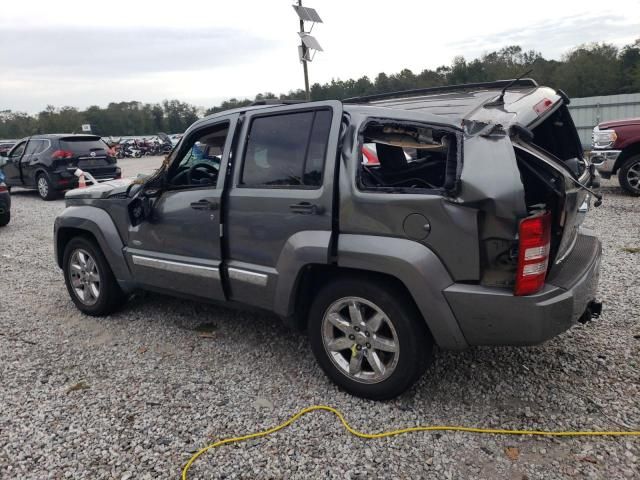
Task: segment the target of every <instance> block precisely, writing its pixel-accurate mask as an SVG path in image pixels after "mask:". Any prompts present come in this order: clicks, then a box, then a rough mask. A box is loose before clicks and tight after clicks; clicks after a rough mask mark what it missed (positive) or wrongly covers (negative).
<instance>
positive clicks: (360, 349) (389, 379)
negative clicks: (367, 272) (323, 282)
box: [309, 277, 433, 400]
mask: <svg viewBox="0 0 640 480" xmlns="http://www.w3.org/2000/svg"><path fill="white" fill-rule="evenodd" d="M309 335H310V342H311V348H312V350H313V353H314V355H315V357H316V359H317V360H318V363H319V364H320V366H321V367H322V369H323V370H324V371H325V373H326V374H327V376H328V377H329V378H330V379H331V380H332V381H333V382H334V383H336V384H337V385H338V386H340V387H341V388H343V389H344V390H346V391H347V392H349V393H351V394H353V395H357V396H359V397H364V398H370V399H374V400H386V399H389V398H393V397H396V396H398V395H400V394H401V393H402V392H404V391H405V390H407V389H408V388H409V387H411V385H413V383H414V382H415V381H416V380H417V379H418V378H419V377H420V376H421V375H422V373H423V372H424V370H425V369H426V367H427V365H428V363H429V361H430V359H431V355H432V350H433V340H432V338H431V335H430V334H429V332H428V330H427V328H426V325H425V323H424V320H423V319H422V317H421V315H420V313H419V312H418V311H417V309H416V307H415V306H414V304H413V301H412V299H411V298H410V297H409V296H408V295H407V294H406V292H404V291H403V290H402V289H400V288H397V287H395V286H393V285H391V286H390V285H388V282H385V283H382V282H381V281H377V280H371V279H365V278H364V277H362V278H360V277H353V278H345V279H340V280H336V281H334V282H332V283H330V284H329V285H327V286H326V287H324V288H323V289H322V290H321V291H320V292H319V293H318V295H317V296H316V298H315V300H314V302H313V305H312V307H311V313H310V317H309Z"/></svg>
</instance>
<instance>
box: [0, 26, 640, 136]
mask: <svg viewBox="0 0 640 480" xmlns="http://www.w3.org/2000/svg"><path fill="white" fill-rule="evenodd" d="M529 69H531V70H532V72H531V74H529V75H528V76H531V77H533V78H535V79H536V80H537V81H538V83H540V84H543V85H549V86H553V87H555V88H561V89H563V90H564V91H565V92H566V93H567V94H568V95H569V96H570V97H590V96H594V95H613V94H619V93H635V92H640V38H639V39H637V40H636V41H635V42H633V43H631V44H629V45H625V46H624V47H622V48H618V47H616V46H614V45H611V44H607V43H594V44H589V45H581V46H579V47H576V48H574V49H572V50H571V51H569V52H568V53H566V54H565V55H563V56H562V58H561V59H560V60H547V59H545V58H544V57H543V56H542V54H541V53H540V52H536V51H534V50H529V51H523V49H522V48H521V47H520V46H517V45H512V46H507V47H504V48H502V49H500V50H498V51H495V52H491V53H487V54H484V55H482V56H481V57H479V58H475V59H473V60H466V59H465V58H464V57H462V56H458V57H455V58H454V59H453V61H452V62H451V65H443V66H440V67H438V68H436V69H435V70H431V69H425V70H423V71H421V72H419V73H414V72H412V71H411V70H409V69H404V70H402V71H400V72H398V73H393V74H387V73H384V72H382V73H379V74H378V75H377V76H376V77H375V79H373V80H371V79H370V78H369V77H367V76H363V77H360V78H358V79H348V80H339V79H338V80H331V81H330V82H327V83H324V84H319V83H315V84H314V85H313V86H312V87H311V98H312V100H328V99H338V100H341V99H345V98H350V97H358V96H363V95H372V94H376V93H385V92H391V91H400V90H408V89H414V88H427V87H437V86H443V85H456V84H461V83H471V82H488V81H492V80H498V79H507V78H514V77H516V76H518V75H520V74H522V73H524V72H525V71H527V70H529ZM304 98H305V92H304V90H302V89H298V90H293V91H289V92H288V93H286V94H280V95H275V94H274V93H271V92H266V93H259V94H258V95H256V96H255V97H254V98H253V99H237V98H232V99H230V100H226V101H224V102H222V103H221V104H220V105H217V106H214V107H211V108H209V109H207V110H205V111H204V114H205V115H208V114H211V113H216V112H220V111H223V110H228V109H230V108H236V107H242V106H246V105H248V104H250V103H252V102H254V101H257V100H264V99H280V100H303V99H304ZM200 113H202V109H199V108H198V107H196V106H194V105H190V104H188V103H185V102H181V101H179V100H164V101H163V102H162V103H157V104H152V103H141V102H136V101H131V102H118V103H115V102H114V103H110V104H109V105H108V106H107V107H106V108H101V107H99V106H91V107H89V108H87V109H86V110H82V111H81V110H78V109H76V108H74V107H69V106H67V107H62V108H55V107H54V106H52V105H49V106H47V108H46V109H45V110H44V111H42V112H40V113H38V114H37V115H29V114H27V113H24V112H13V111H11V110H4V111H0V138H20V137H24V136H27V135H32V134H36V133H53V132H74V131H78V130H79V129H80V126H81V125H82V124H86V123H88V124H91V125H92V127H93V131H94V133H97V134H99V135H103V136H121V135H144V134H150V133H156V132H159V131H163V132H169V133H178V132H183V131H184V130H185V129H186V128H187V127H188V126H189V125H191V124H192V123H193V122H194V121H195V120H196V119H197V118H198V117H199V116H200V115H199V114H200Z"/></svg>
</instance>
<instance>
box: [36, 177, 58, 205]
mask: <svg viewBox="0 0 640 480" xmlns="http://www.w3.org/2000/svg"><path fill="white" fill-rule="evenodd" d="M36 190H37V191H38V195H40V198H41V199H42V200H45V201H47V202H48V201H50V200H55V199H56V198H57V197H58V192H57V191H56V190H55V189H54V188H53V184H52V183H51V180H49V177H48V176H47V175H45V174H44V173H39V174H38V176H37V177H36Z"/></svg>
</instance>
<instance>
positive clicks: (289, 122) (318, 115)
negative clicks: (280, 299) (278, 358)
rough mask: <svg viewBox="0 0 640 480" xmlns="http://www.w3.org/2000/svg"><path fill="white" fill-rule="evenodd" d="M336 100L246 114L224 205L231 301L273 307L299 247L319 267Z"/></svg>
mask: <svg viewBox="0 0 640 480" xmlns="http://www.w3.org/2000/svg"><path fill="white" fill-rule="evenodd" d="M341 117H342V105H341V103H340V102H337V101H328V102H317V103H314V104H312V105H304V106H301V105H295V106H281V107H273V108H266V109H260V110H254V111H251V112H249V113H247V114H246V117H245V119H244V122H243V128H242V132H241V138H240V139H241V141H240V142H239V144H240V147H239V149H238V152H237V154H236V155H235V159H236V160H235V161H234V172H233V177H232V179H231V186H230V189H229V193H228V197H227V201H226V203H225V205H226V221H225V225H224V226H225V229H226V233H225V247H226V249H227V252H228V255H227V257H228V263H227V275H228V278H229V284H230V291H231V297H232V299H233V300H237V301H241V302H243V303H248V304H251V305H256V306H259V307H263V308H268V309H270V308H273V306H274V295H275V294H276V288H277V285H278V282H279V280H280V279H281V277H282V278H283V279H284V277H286V280H287V281H293V280H295V278H293V279H292V278H290V277H292V276H293V277H295V275H296V274H297V270H296V267H295V265H294V264H295V262H294V258H295V257H296V256H297V255H299V254H300V250H298V249H299V248H300V247H303V248H304V247H305V246H306V247H310V246H311V243H315V245H316V246H317V248H316V249H315V250H314V252H315V253H314V258H315V259H316V260H317V261H320V262H322V263H326V262H327V260H328V256H329V239H330V236H331V229H332V205H333V189H334V185H333V182H334V173H335V168H336V145H337V144H338V136H339V131H340V123H341Z"/></svg>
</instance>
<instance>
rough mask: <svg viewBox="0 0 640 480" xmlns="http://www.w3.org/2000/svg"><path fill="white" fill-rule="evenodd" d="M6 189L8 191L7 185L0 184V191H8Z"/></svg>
mask: <svg viewBox="0 0 640 480" xmlns="http://www.w3.org/2000/svg"><path fill="white" fill-rule="evenodd" d="M8 191H9V189H8V188H7V186H6V185H5V184H4V183H2V184H0V193H3V192H8Z"/></svg>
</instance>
